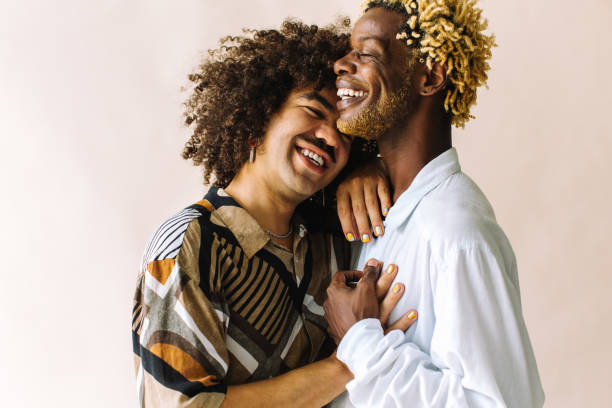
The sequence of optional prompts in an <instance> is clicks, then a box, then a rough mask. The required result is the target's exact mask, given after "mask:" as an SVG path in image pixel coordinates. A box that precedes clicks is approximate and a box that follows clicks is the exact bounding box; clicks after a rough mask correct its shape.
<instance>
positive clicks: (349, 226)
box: [336, 188, 359, 242]
mask: <svg viewBox="0 0 612 408" xmlns="http://www.w3.org/2000/svg"><path fill="white" fill-rule="evenodd" d="M336 202H337V210H338V218H339V219H340V225H342V231H343V232H344V236H345V237H346V239H347V240H348V241H349V242H353V241H355V240H357V237H358V236H359V232H358V231H359V229H358V228H356V227H355V226H354V223H353V211H352V207H351V199H350V195H349V194H348V192H347V191H346V190H345V189H340V188H338V192H337V193H336Z"/></svg>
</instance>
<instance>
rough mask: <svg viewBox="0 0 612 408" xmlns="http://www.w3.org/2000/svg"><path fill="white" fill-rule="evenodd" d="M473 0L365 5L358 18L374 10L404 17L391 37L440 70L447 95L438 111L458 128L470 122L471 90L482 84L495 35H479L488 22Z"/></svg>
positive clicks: (378, 0) (386, 0)
mask: <svg viewBox="0 0 612 408" xmlns="http://www.w3.org/2000/svg"><path fill="white" fill-rule="evenodd" d="M476 3H477V0H370V1H365V2H364V4H363V6H362V8H363V11H364V13H365V12H367V11H368V10H370V9H372V8H376V7H382V8H385V9H387V10H391V11H396V12H400V13H402V14H404V15H405V16H406V22H405V24H403V25H402V27H401V29H400V32H399V33H398V34H397V39H398V40H404V41H405V42H406V45H408V47H410V48H412V49H414V50H415V51H416V52H417V58H419V60H420V62H422V63H425V64H426V65H427V67H428V68H429V69H431V68H432V66H433V64H434V63H438V64H440V65H442V66H446V69H447V77H448V84H447V89H448V91H447V94H446V97H445V100H444V108H445V109H446V111H447V112H449V113H450V115H451V123H452V124H453V125H455V126H456V127H461V128H462V127H464V126H465V124H466V122H468V121H469V120H470V119H472V118H474V116H472V115H471V114H470V109H471V107H472V106H473V105H475V104H476V90H477V89H478V87H480V86H482V85H485V86H486V83H487V79H488V76H487V72H488V71H489V69H490V68H491V67H490V66H489V63H488V61H489V60H490V59H491V49H492V48H493V47H495V46H496V45H497V44H495V36H494V35H486V34H484V30H486V29H487V26H488V22H487V20H486V19H483V18H482V10H481V9H479V8H477V7H476Z"/></svg>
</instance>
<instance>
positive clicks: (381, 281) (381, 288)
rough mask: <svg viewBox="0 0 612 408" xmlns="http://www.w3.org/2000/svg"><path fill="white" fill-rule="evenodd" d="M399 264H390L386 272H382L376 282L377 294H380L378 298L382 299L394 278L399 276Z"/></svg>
mask: <svg viewBox="0 0 612 408" xmlns="http://www.w3.org/2000/svg"><path fill="white" fill-rule="evenodd" d="M397 270H398V269H397V266H396V265H393V264H390V265H387V267H386V268H385V270H384V272H382V273H381V274H380V277H379V278H378V281H377V282H376V296H378V300H382V298H383V297H385V295H386V294H387V292H388V291H389V288H390V287H391V284H392V283H393V280H394V279H395V277H396V276H397Z"/></svg>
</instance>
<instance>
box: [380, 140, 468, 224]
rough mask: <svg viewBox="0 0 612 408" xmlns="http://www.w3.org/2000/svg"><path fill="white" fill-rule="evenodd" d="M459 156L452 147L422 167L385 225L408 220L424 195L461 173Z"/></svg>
mask: <svg viewBox="0 0 612 408" xmlns="http://www.w3.org/2000/svg"><path fill="white" fill-rule="evenodd" d="M460 171H461V166H460V165H459V157H458V155H457V149H455V148H454V147H451V148H450V149H448V150H447V151H445V152H444V153H442V154H441V155H439V156H438V157H436V158H435V159H433V160H432V161H430V162H429V163H427V165H426V166H425V167H423V168H422V169H421V171H420V172H419V173H418V174H417V176H416V177H415V179H414V180H413V181H412V184H410V187H408V189H407V190H406V191H404V192H403V193H402V195H400V197H399V198H398V199H397V201H396V202H395V204H393V207H391V209H390V210H389V215H387V218H386V220H385V227H387V228H393V227H398V226H400V225H401V224H402V223H404V221H406V220H407V219H408V218H409V217H410V215H412V212H413V211H414V210H415V208H416V207H417V206H418V205H419V203H420V202H421V200H422V199H423V197H425V196H426V195H427V194H428V193H429V192H430V191H432V190H433V189H435V188H436V187H437V186H439V185H440V183H442V182H443V181H444V180H446V179H447V178H449V177H450V176H452V175H453V174H456V173H459V172H460Z"/></svg>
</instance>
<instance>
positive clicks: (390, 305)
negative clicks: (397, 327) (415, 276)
mask: <svg viewBox="0 0 612 408" xmlns="http://www.w3.org/2000/svg"><path fill="white" fill-rule="evenodd" d="M403 294H404V285H403V284H401V283H396V284H395V285H393V288H391V290H390V291H389V292H388V293H387V295H386V296H385V298H384V299H383V301H382V303H381V304H380V323H381V324H382V326H383V327H385V326H386V325H387V320H389V315H390V314H391V312H392V311H393V309H395V306H396V305H397V302H399V301H400V299H401V298H402V295H403Z"/></svg>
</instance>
